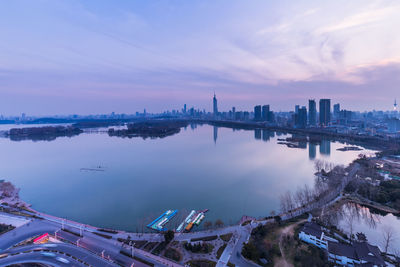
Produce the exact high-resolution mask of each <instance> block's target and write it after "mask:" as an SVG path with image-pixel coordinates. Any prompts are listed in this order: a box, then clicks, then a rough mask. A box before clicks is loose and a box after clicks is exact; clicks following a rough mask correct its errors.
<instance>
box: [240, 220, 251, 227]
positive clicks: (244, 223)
mask: <svg viewBox="0 0 400 267" xmlns="http://www.w3.org/2000/svg"><path fill="white" fill-rule="evenodd" d="M249 223H251V220H248V221H244V222H243V223H242V226H246V225H248V224H249Z"/></svg>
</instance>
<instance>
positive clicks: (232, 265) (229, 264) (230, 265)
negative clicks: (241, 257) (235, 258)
mask: <svg viewBox="0 0 400 267" xmlns="http://www.w3.org/2000/svg"><path fill="white" fill-rule="evenodd" d="M226 265H227V266H229V267H235V264H233V263H232V262H228V263H227V264H226Z"/></svg>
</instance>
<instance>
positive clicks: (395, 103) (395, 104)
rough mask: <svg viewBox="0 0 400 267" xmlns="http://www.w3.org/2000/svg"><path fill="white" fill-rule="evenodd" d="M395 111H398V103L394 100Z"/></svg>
mask: <svg viewBox="0 0 400 267" xmlns="http://www.w3.org/2000/svg"><path fill="white" fill-rule="evenodd" d="M393 110H394V111H397V102H396V99H395V100H394V104H393Z"/></svg>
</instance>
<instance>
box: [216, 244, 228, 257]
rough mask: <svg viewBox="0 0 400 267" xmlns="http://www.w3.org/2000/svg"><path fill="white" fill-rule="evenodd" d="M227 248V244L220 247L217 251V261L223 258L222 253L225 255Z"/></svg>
mask: <svg viewBox="0 0 400 267" xmlns="http://www.w3.org/2000/svg"><path fill="white" fill-rule="evenodd" d="M225 248H226V244H223V245H222V246H220V247H219V248H218V250H217V259H219V258H221V255H222V253H224V250H225Z"/></svg>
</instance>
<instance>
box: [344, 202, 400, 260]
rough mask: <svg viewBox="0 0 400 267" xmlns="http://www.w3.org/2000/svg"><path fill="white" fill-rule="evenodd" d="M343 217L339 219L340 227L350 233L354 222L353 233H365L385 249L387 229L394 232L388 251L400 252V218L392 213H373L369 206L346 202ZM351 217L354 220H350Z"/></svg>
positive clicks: (372, 242) (375, 243)
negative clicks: (384, 236)
mask: <svg viewBox="0 0 400 267" xmlns="http://www.w3.org/2000/svg"><path fill="white" fill-rule="evenodd" d="M342 211H343V215H344V216H343V217H342V218H341V219H340V220H339V224H338V225H339V228H340V229H342V230H343V231H344V232H345V233H347V235H350V224H351V223H352V224H353V233H354V234H356V233H359V232H361V233H364V234H365V235H366V237H367V239H368V241H369V242H370V243H371V244H373V245H376V246H379V248H380V249H381V250H382V251H384V248H385V246H384V244H385V242H384V241H385V240H384V238H383V235H384V232H385V231H392V232H393V241H392V242H391V243H390V246H389V248H388V252H390V253H393V254H396V253H399V252H400V218H399V217H396V216H394V215H393V214H391V213H388V214H386V215H380V214H376V213H373V212H371V211H370V210H369V208H366V207H362V206H360V205H357V204H346V205H343V207H342ZM348 217H351V218H352V220H349V219H348Z"/></svg>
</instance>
